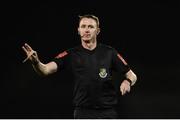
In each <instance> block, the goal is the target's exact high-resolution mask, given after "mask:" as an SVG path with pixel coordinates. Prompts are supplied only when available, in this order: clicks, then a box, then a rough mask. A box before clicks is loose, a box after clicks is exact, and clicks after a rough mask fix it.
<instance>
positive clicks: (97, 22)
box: [79, 14, 99, 27]
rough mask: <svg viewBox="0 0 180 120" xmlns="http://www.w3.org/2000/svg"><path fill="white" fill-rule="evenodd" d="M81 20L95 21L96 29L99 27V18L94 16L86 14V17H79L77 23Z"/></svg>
mask: <svg viewBox="0 0 180 120" xmlns="http://www.w3.org/2000/svg"><path fill="white" fill-rule="evenodd" d="M83 18H91V19H93V20H95V21H96V24H97V27H99V18H98V17H96V16H95V15H91V14H87V15H82V16H79V23H80V22H81V20H82V19H83Z"/></svg>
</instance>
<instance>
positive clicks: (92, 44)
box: [82, 40, 97, 50]
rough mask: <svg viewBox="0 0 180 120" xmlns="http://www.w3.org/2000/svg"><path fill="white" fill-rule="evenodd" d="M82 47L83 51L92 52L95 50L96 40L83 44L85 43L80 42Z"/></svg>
mask: <svg viewBox="0 0 180 120" xmlns="http://www.w3.org/2000/svg"><path fill="white" fill-rule="evenodd" d="M82 46H83V47H84V48H85V49H88V50H93V49H95V48H96V46H97V42H96V40H91V41H90V42H85V41H83V40H82Z"/></svg>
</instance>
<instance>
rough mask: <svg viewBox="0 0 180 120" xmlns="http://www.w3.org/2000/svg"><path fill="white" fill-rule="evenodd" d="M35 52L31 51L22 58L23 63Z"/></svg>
mask: <svg viewBox="0 0 180 120" xmlns="http://www.w3.org/2000/svg"><path fill="white" fill-rule="evenodd" d="M34 53H35V51H31V52H30V53H29V54H28V56H27V57H26V59H24V60H23V63H25V62H26V61H27V60H28V59H29V58H30V57H31V56H32V55H33V54H34Z"/></svg>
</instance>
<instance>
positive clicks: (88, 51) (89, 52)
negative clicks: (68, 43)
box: [81, 44, 99, 54]
mask: <svg viewBox="0 0 180 120" xmlns="http://www.w3.org/2000/svg"><path fill="white" fill-rule="evenodd" d="M98 47H99V44H97V46H96V47H95V48H94V49H93V50H88V49H86V48H84V47H83V46H82V45H81V49H82V50H83V51H84V52H86V53H88V54H93V53H94V52H95V51H96V50H97V49H98Z"/></svg>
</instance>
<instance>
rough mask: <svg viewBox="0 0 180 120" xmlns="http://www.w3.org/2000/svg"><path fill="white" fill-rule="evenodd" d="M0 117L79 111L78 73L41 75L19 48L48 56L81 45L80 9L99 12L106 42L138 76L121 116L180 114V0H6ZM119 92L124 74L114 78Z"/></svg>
mask: <svg viewBox="0 0 180 120" xmlns="http://www.w3.org/2000/svg"><path fill="white" fill-rule="evenodd" d="M0 6H1V14H0V15H1V29H2V32H1V45H0V50H1V58H0V60H1V67H0V68H1V78H0V118H43V119H44V118H49V119H53V118H73V106H72V93H73V82H72V81H73V80H72V78H71V76H70V75H69V72H67V71H61V72H58V73H56V74H53V75H50V76H48V77H40V76H38V75H37V74H36V73H35V72H34V70H33V68H32V66H31V64H30V63H29V62H26V63H24V64H23V63H22V61H23V59H25V57H26V55H25V53H24V52H23V50H22V49H21V47H22V45H24V43H28V44H30V45H31V46H32V48H33V49H34V50H36V51H37V52H38V55H39V57H40V59H41V61H42V62H44V63H47V62H49V61H50V60H52V59H53V58H54V57H55V56H56V55H57V54H58V53H60V52H62V51H64V50H66V49H68V48H71V47H74V46H76V45H79V44H80V40H79V36H78V34H77V27H78V16H79V15H83V14H94V15H96V16H98V17H99V19H100V27H101V33H100V35H99V36H98V39H99V40H100V42H102V43H105V44H108V45H111V46H113V47H114V48H116V49H117V50H118V51H119V52H120V53H121V54H122V55H123V57H124V58H125V59H126V61H127V62H128V63H129V65H130V66H131V68H132V69H133V71H134V72H135V73H136V74H137V76H138V81H137V83H136V85H135V86H134V87H132V91H131V92H130V93H129V94H127V95H125V96H123V97H122V96H121V95H119V103H118V105H117V110H118V113H119V118H145V119H146V118H151V119H153V118H163V119H164V118H180V103H179V101H180V87H179V84H180V77H179V75H180V63H179V61H180V54H179V51H180V48H179V44H178V41H179V40H180V37H179V32H178V31H179V21H180V20H179V14H180V12H179V1H164V0H163V1H161V0H154V1H145V2H144V1H134V2H130V1H96V0H76V1H70V0H63V1H59V2H53V1H49V2H37V1H36V2H33V1H6V2H1V4H0ZM114 81H115V83H116V84H115V86H116V88H117V91H118V87H119V84H118V83H120V79H119V76H118V74H117V73H115V77H114Z"/></svg>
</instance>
